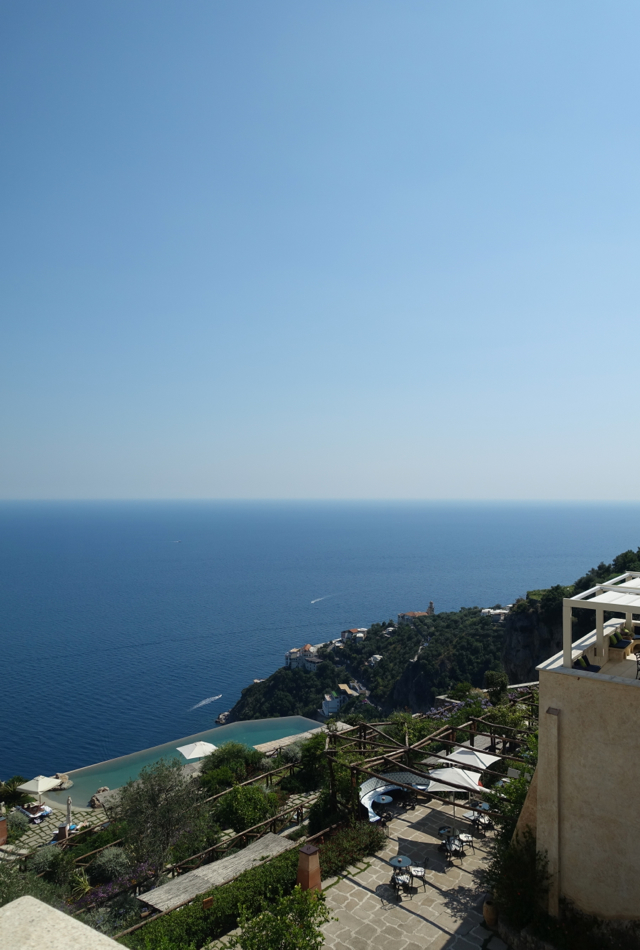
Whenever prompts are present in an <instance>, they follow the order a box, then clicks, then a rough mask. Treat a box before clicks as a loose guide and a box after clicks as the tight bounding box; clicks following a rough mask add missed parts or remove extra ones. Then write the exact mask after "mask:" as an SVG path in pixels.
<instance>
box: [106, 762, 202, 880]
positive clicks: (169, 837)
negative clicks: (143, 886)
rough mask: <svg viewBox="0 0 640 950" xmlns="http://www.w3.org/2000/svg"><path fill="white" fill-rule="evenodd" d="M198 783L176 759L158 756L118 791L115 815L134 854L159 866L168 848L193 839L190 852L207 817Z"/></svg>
mask: <svg viewBox="0 0 640 950" xmlns="http://www.w3.org/2000/svg"><path fill="white" fill-rule="evenodd" d="M201 797H202V796H201V791H200V787H199V783H198V782H197V781H194V779H193V778H191V777H189V776H186V775H185V774H184V772H183V768H182V765H181V763H180V762H179V761H178V760H177V759H168V760H167V759H160V760H159V761H158V762H155V763H154V764H153V765H147V766H145V768H143V769H142V771H141V772H140V774H139V776H138V778H137V779H135V780H132V781H130V782H128V783H127V784H126V785H125V786H123V788H122V789H121V790H120V795H119V798H118V803H117V812H118V817H119V818H120V819H121V820H122V821H123V822H124V823H125V829H126V830H125V840H126V843H127V845H128V847H129V848H130V850H131V852H132V853H133V856H134V857H135V858H136V859H137V860H138V861H141V862H148V863H149V864H150V865H151V867H153V868H155V869H158V870H159V869H160V868H162V867H163V865H164V864H166V862H167V861H168V859H169V857H170V854H171V851H172V849H174V848H178V847H181V846H182V847H181V850H184V845H185V843H186V842H188V841H189V839H193V848H192V849H191V850H192V853H194V852H196V851H197V850H198V847H199V845H200V843H201V841H202V838H203V835H204V832H205V828H206V824H207V816H206V813H205V812H204V810H203V809H202V808H201V807H200V802H201Z"/></svg>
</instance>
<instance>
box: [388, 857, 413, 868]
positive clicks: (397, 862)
mask: <svg viewBox="0 0 640 950" xmlns="http://www.w3.org/2000/svg"><path fill="white" fill-rule="evenodd" d="M389 864H390V865H391V867H392V868H408V867H409V866H410V865H411V858H408V857H407V856H406V855H404V854H398V855H396V857H395V858H389Z"/></svg>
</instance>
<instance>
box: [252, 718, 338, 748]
mask: <svg viewBox="0 0 640 950" xmlns="http://www.w3.org/2000/svg"><path fill="white" fill-rule="evenodd" d="M335 728H336V732H343V731H344V730H345V729H350V728H351V727H350V726H348V725H347V724H346V722H337V723H336V726H335ZM327 731H328V730H327V727H326V726H320V725H319V726H318V728H317V729H309V731H308V732H299V733H298V734H297V735H294V736H287V737H286V738H285V739H274V740H273V742H261V743H260V744H259V745H254V747H253V748H254V749H256V750H257V751H258V752H262V753H263V755H273V754H274V753H275V752H279V750H280V749H284V748H285V746H288V745H293V743H294V742H304V741H305V740H306V739H310V738H311V736H315V735H317V734H318V733H319V732H327Z"/></svg>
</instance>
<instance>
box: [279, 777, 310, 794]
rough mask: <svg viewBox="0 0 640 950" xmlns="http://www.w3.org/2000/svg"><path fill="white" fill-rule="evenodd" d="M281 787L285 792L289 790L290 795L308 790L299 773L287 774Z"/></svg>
mask: <svg viewBox="0 0 640 950" xmlns="http://www.w3.org/2000/svg"><path fill="white" fill-rule="evenodd" d="M279 787H280V788H281V789H282V791H283V792H288V793H289V794H290V795H296V794H298V793H300V792H306V790H307V789H306V788H305V786H304V784H303V783H302V782H301V781H300V779H299V778H298V776H297V775H285V777H284V778H283V779H282V781H281V782H280V786H279Z"/></svg>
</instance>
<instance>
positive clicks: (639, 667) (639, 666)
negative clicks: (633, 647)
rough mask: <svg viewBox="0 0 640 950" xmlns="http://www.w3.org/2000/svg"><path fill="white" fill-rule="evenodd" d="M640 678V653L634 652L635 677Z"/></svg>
mask: <svg viewBox="0 0 640 950" xmlns="http://www.w3.org/2000/svg"><path fill="white" fill-rule="evenodd" d="M638 678H640V653H636V679H638Z"/></svg>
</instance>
